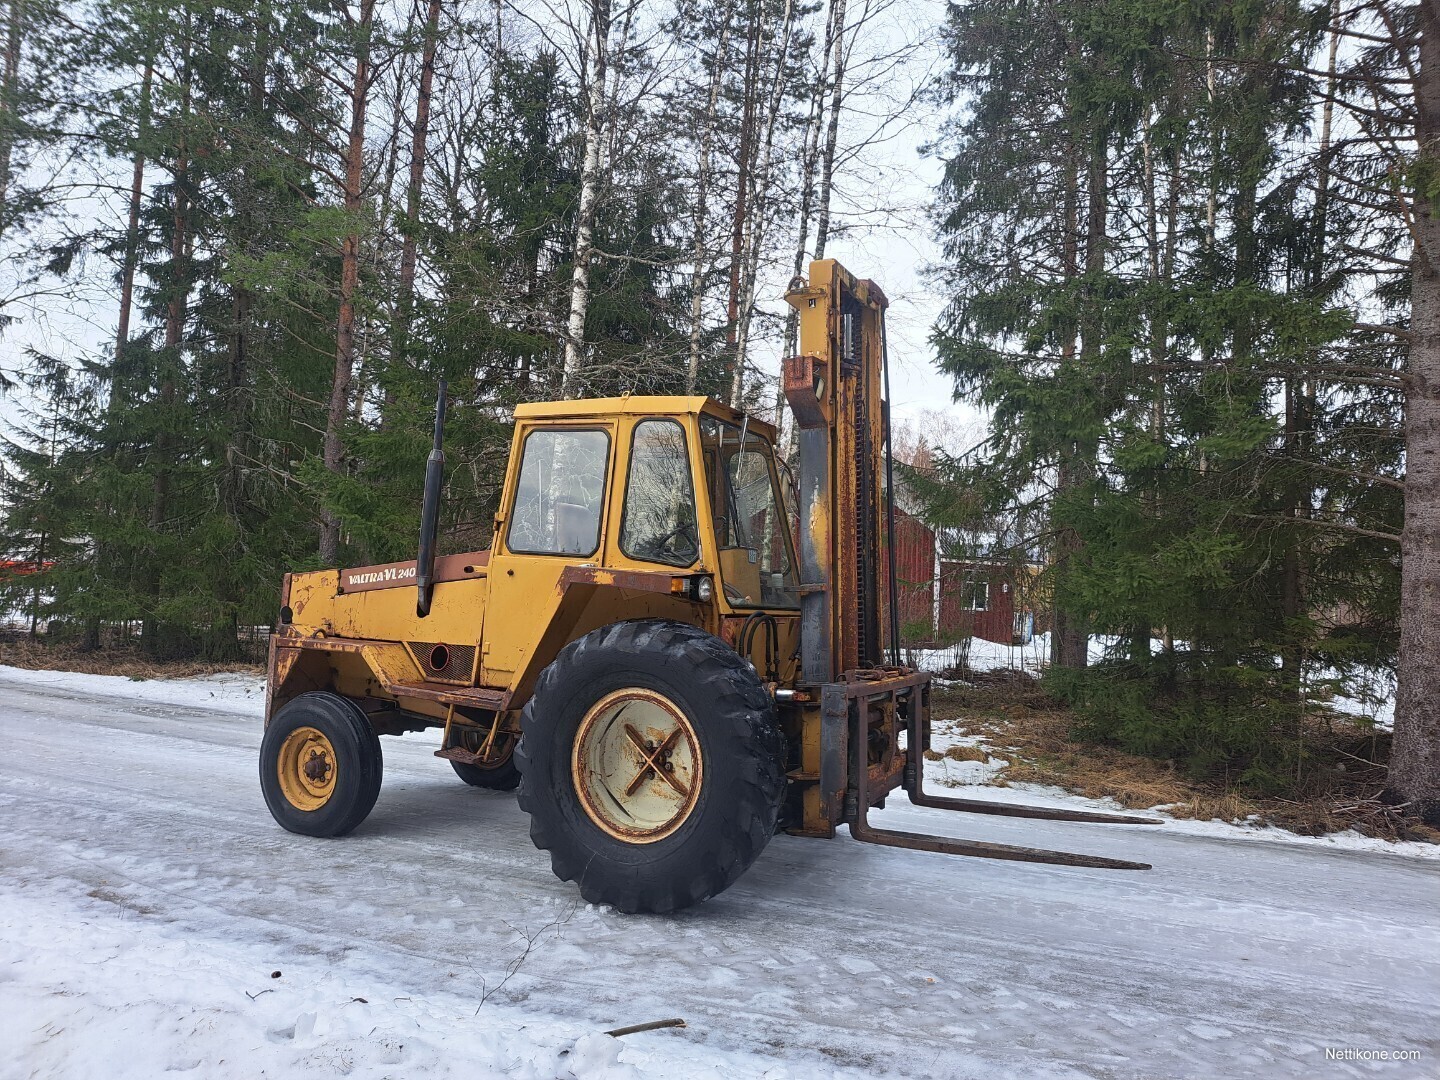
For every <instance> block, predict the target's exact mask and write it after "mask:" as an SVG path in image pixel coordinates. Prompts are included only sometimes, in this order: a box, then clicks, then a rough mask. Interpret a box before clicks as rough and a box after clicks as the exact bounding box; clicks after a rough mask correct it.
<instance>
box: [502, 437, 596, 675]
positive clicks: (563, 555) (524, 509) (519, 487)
mask: <svg viewBox="0 0 1440 1080" xmlns="http://www.w3.org/2000/svg"><path fill="white" fill-rule="evenodd" d="M614 457H615V426H614V425H613V424H607V423H603V422H597V423H574V424H563V425H561V424H551V423H543V424H529V425H526V426H524V427H522V428H521V429H520V430H519V431H517V432H516V439H515V451H514V452H512V454H511V458H512V460H511V464H510V475H509V481H508V483H507V490H506V495H505V500H504V502H503V503H502V504H501V511H500V515H499V521H498V522H497V527H496V530H495V544H494V554H493V555H492V556H491V559H490V574H489V579H490V595H489V599H488V602H487V603H486V608H485V627H484V643H483V646H482V649H483V655H482V659H481V679H482V682H484V684H485V685H487V686H508V685H510V683H511V681H512V679H513V677H514V675H515V673H516V671H518V670H519V669H520V668H521V667H522V666H523V665H524V663H525V661H526V660H527V659H529V656H530V653H531V652H532V651H533V650H534V648H535V646H536V644H537V643H538V642H539V640H540V635H541V634H542V633H543V632H544V630H545V626H546V623H547V621H548V619H549V617H550V613H551V611H552V610H553V609H554V601H555V596H556V592H555V590H556V586H557V585H558V584H559V582H560V575H561V574H562V573H563V572H564V570H565V568H566V567H567V566H574V565H576V564H578V563H603V562H604V559H605V551H604V545H605V531H606V529H605V525H606V523H605V513H606V506H607V504H608V502H609V500H608V498H607V495H608V485H609V482H610V477H611V474H612V472H613V462H614ZM516 459H518V460H516Z"/></svg>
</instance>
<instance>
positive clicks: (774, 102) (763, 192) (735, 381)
mask: <svg viewBox="0 0 1440 1080" xmlns="http://www.w3.org/2000/svg"><path fill="white" fill-rule="evenodd" d="M794 29H795V4H794V0H785V9H784V12H783V14H782V15H781V25H780V30H779V38H780V48H779V51H778V52H777V54H776V56H775V78H774V81H773V82H772V83H771V84H770V93H769V95H768V98H767V100H766V102H765V106H766V120H765V134H764V138H763V139H762V140H761V142H760V151H759V157H758V160H757V161H756V163H755V169H754V172H753V174H752V179H751V184H750V189H751V191H750V216H749V221H748V228H747V232H748V236H747V243H746V245H745V250H744V252H743V264H742V269H743V283H742V286H741V297H740V313H739V321H738V325H737V327H736V334H735V371H734V375H733V377H732V380H731V386H730V404H731V405H733V406H734V407H735V408H737V409H738V408H740V407H741V406H742V405H743V403H744V393H745V362H746V358H747V356H748V353H749V346H750V323H751V319H752V317H753V315H754V312H755V279H756V277H757V276H758V275H759V270H760V255H761V252H762V250H763V249H764V245H765V216H766V213H767V211H768V208H769V200H770V165H771V155H772V153H773V151H774V146H775V122H776V119H777V117H779V115H780V104H781V98H782V97H783V95H784V93H785V61H786V59H787V58H788V57H789V55H790V40H791V37H792V35H793V32H794Z"/></svg>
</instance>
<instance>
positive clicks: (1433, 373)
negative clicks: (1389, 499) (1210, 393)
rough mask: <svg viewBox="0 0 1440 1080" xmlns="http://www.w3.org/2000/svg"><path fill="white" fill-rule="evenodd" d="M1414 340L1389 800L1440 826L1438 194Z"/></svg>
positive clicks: (1427, 170)
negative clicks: (1398, 651)
mask: <svg viewBox="0 0 1440 1080" xmlns="http://www.w3.org/2000/svg"><path fill="white" fill-rule="evenodd" d="M1414 10H1415V19H1416V23H1417V27H1416V28H1417V29H1418V31H1419V33H1420V46H1419V68H1418V72H1417V75H1416V80H1415V115H1416V120H1415V141H1416V153H1417V159H1418V160H1417V162H1416V168H1415V174H1416V175H1418V176H1422V177H1423V176H1427V175H1434V172H1435V170H1436V169H1440V17H1437V14H1436V11H1435V7H1434V5H1432V4H1420V5H1417V6H1416V7H1415V9H1414ZM1413 211H1414V212H1413V218H1414V221H1413V225H1412V228H1413V229H1414V239H1415V249H1414V254H1413V255H1412V257H1411V264H1412V270H1411V286H1410V288H1411V322H1410V332H1411V343H1410V357H1409V370H1408V371H1407V372H1406V375H1405V524H1404V528H1403V530H1402V532H1401V538H1400V664H1399V669H1398V680H1399V685H1398V686H1397V688H1396V694H1395V737H1394V742H1393V744H1392V748H1391V752H1390V775H1389V781H1388V790H1387V792H1386V795H1387V797H1388V798H1389V799H1390V800H1391V801H1393V802H1399V803H1408V804H1409V809H1410V811H1411V812H1412V813H1413V814H1415V815H1416V816H1418V817H1419V818H1420V819H1421V820H1422V821H1424V822H1425V823H1426V824H1429V825H1440V708H1437V707H1436V703H1437V702H1440V196H1437V195H1436V194H1435V193H1434V191H1433V190H1431V191H1430V192H1428V193H1427V192H1426V191H1425V190H1423V189H1422V190H1420V191H1417V192H1416V193H1415V195H1414V207H1413Z"/></svg>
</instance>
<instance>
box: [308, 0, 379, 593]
mask: <svg viewBox="0 0 1440 1080" xmlns="http://www.w3.org/2000/svg"><path fill="white" fill-rule="evenodd" d="M374 15H375V0H361V2H360V17H359V19H358V21H357V22H355V23H354V28H355V31H356V33H357V35H358V43H357V45H356V49H355V71H354V79H353V81H352V83H351V89H350V132H349V140H348V143H347V145H346V149H345V161H344V166H345V190H344V203H345V211H346V213H347V214H349V215H350V230H349V231H348V232H347V233H346V235H345V237H344V239H343V240H342V241H341V244H340V315H339V319H338V320H337V323H336V328H335V373H334V376H333V377H332V379H331V383H330V408H329V412H328V415H327V417H326V422H325V443H324V450H323V458H322V460H323V462H324V465H325V468H326V469H327V470H328V471H329V472H332V473H335V474H337V475H338V474H340V473H342V472H343V471H344V459H345V445H344V430H345V420H346V413H347V411H348V408H349V405H350V383H351V378H352V376H353V374H354V371H355V342H356V337H355V294H356V292H357V290H358V288H359V284H360V231H359V215H360V211H361V209H362V208H363V206H364V200H363V194H364V191H363V184H364V166H365V113H366V108H367V105H368V102H369V90H370V32H371V29H372V27H373V23H374ZM339 552H340V520H339V518H338V517H336V515H335V512H334V510H333V509H331V508H330V507H329V506H328V505H327V506H325V507H324V508H323V509H322V511H321V518H320V561H321V562H322V563H324V564H325V565H326V566H333V565H334V564H335V561H336V559H337V558H338V557H339Z"/></svg>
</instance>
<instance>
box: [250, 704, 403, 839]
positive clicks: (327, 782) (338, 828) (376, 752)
mask: <svg viewBox="0 0 1440 1080" xmlns="http://www.w3.org/2000/svg"><path fill="white" fill-rule="evenodd" d="M382 771H383V762H382V759H381V753H380V738H379V736H378V735H376V734H375V729H374V728H373V727H372V726H371V725H370V721H369V719H367V718H366V716H365V714H364V713H363V712H361V711H360V709H359V708H358V707H357V706H356V705H355V704H354V702H352V701H350V700H349V699H348V698H344V697H341V696H340V695H339V694H332V693H328V692H317V693H311V694H301V695H300V696H299V697H297V698H296V699H295V700H294V701H290V702H287V703H286V705H285V706H284V707H283V708H282V709H281V710H280V711H279V712H278V713H276V714H275V717H274V718H273V719H272V720H271V721H270V725H269V727H267V728H266V729H265V736H264V738H262V739H261V740H260V790H261V791H262V792H264V795H265V805H266V806H268V807H269V808H270V813H271V815H272V816H273V817H274V818H275V820H276V821H277V822H279V823H280V825H281V826H282V827H283V828H286V829H288V830H289V831H290V832H293V833H301V834H302V835H305V836H344V835H345V834H346V833H348V832H350V831H351V830H352V829H354V828H355V826H356V825H359V824H360V822H362V821H364V820H365V818H366V816H367V815H368V814H369V813H370V811H371V810H372V809H373V808H374V806H375V800H376V799H377V798H378V797H379V795H380V779H381V773H382Z"/></svg>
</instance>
